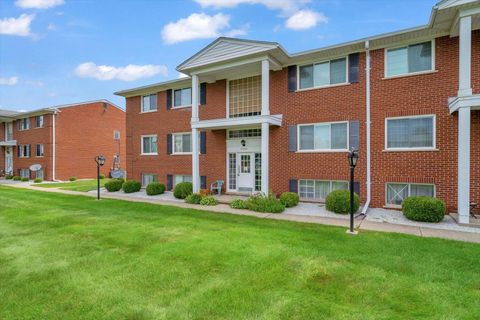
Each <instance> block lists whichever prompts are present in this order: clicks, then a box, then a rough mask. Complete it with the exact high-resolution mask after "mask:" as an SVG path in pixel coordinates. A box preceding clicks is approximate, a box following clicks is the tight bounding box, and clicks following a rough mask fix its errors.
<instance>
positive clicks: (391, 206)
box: [385, 182, 437, 209]
mask: <svg viewBox="0 0 480 320" xmlns="http://www.w3.org/2000/svg"><path fill="white" fill-rule="evenodd" d="M389 184H406V185H407V190H408V195H407V198H408V197H411V187H412V185H418V186H433V197H434V198H436V197H437V185H436V184H434V183H415V182H385V207H387V208H394V209H401V208H402V205H401V204H400V205H399V204H391V203H388V185H389Z"/></svg>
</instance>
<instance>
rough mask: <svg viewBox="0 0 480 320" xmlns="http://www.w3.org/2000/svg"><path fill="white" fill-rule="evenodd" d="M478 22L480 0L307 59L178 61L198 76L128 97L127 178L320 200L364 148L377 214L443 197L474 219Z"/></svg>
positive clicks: (363, 169)
mask: <svg viewBox="0 0 480 320" xmlns="http://www.w3.org/2000/svg"><path fill="white" fill-rule="evenodd" d="M479 28H480V1H473V0H465V1H454V0H444V1H441V2H439V3H438V4H437V5H436V6H435V7H434V8H433V10H432V15H431V18H430V21H429V23H428V24H427V25H425V26H421V27H417V28H412V29H408V30H403V31H399V32H393V33H389V34H384V35H379V36H374V37H370V38H366V39H361V40H358V41H352V42H349V43H345V44H340V45H336V46H331V47H327V48H321V49H315V50H311V51H306V52H301V53H297V54H289V53H288V52H286V51H285V50H284V49H283V48H282V47H281V46H280V45H279V44H278V43H274V42H262V41H249V40H238V39H230V38H219V39H217V40H216V41H214V42H213V43H211V44H210V45H209V46H207V47H206V48H204V49H202V50H201V51H199V52H198V53H196V54H195V55H193V56H192V57H191V58H189V59H188V60H186V61H185V62H183V63H182V64H180V65H179V66H178V67H177V70H178V71H180V72H182V73H185V74H187V75H189V76H190V77H191V78H184V79H178V80H173V81H168V82H163V83H157V84H153V85H150V86H145V87H141V88H134V89H129V90H124V91H120V92H117V93H116V94H118V95H121V96H124V97H125V98H126V112H127V172H128V174H129V177H130V178H134V179H139V180H142V181H143V183H144V184H146V183H148V182H149V181H151V180H159V181H161V182H163V183H166V184H167V187H168V189H171V188H172V187H173V186H174V184H175V183H177V182H179V181H185V180H187V181H192V182H193V185H194V190H198V189H199V188H204V187H208V186H209V185H210V183H212V182H214V181H215V180H219V179H220V180H224V181H225V183H226V188H225V189H226V191H227V192H232V193H233V192H252V191H255V190H258V191H263V192H268V190H269V189H271V190H272V191H273V192H275V193H281V192H284V191H288V190H290V191H294V192H298V193H299V194H300V196H301V198H303V199H304V200H314V201H315V200H317V201H322V200H324V198H325V196H326V194H328V192H330V191H331V190H334V189H339V188H340V189H341V188H347V180H348V178H349V167H348V162H347V152H348V150H349V149H350V148H358V149H359V152H360V159H359V162H358V165H357V170H356V181H357V182H356V184H355V188H356V190H357V192H358V193H359V194H360V197H361V199H362V202H363V203H364V204H365V206H364V208H365V210H366V208H368V207H369V206H371V207H383V206H386V207H397V208H398V207H399V206H400V204H401V202H402V200H403V199H404V198H406V197H408V196H410V195H431V196H437V197H439V198H442V199H443V200H445V201H446V203H447V206H448V208H449V210H451V211H455V210H457V209H458V211H459V215H460V221H461V222H466V221H467V220H468V213H469V199H472V200H476V201H480V184H479V183H478V182H477V181H478V178H480V160H479V159H480V157H479V155H480V146H479V142H480V121H479V120H480V111H477V110H480V32H479V30H478V29H479ZM459 121H460V123H461V125H459V124H458V123H459ZM470 127H471V130H470ZM470 149H471V151H470ZM192 151H193V152H192Z"/></svg>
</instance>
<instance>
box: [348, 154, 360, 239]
mask: <svg viewBox="0 0 480 320" xmlns="http://www.w3.org/2000/svg"><path fill="white" fill-rule="evenodd" d="M357 161H358V150H355V149H351V150H350V151H349V152H348V163H349V165H350V229H349V230H347V233H349V234H353V235H355V234H357V231H355V230H354V226H353V214H354V213H355V212H353V207H354V191H353V185H354V180H355V178H354V177H355V166H356V165H357Z"/></svg>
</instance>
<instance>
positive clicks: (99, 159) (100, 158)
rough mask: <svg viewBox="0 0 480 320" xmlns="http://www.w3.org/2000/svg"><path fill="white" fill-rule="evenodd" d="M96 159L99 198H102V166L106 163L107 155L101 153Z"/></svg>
mask: <svg viewBox="0 0 480 320" xmlns="http://www.w3.org/2000/svg"><path fill="white" fill-rule="evenodd" d="M94 160H95V162H96V163H97V200H100V167H101V166H103V165H104V164H105V157H104V156H102V155H99V156H97V157H95V158H94Z"/></svg>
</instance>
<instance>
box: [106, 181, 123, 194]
mask: <svg viewBox="0 0 480 320" xmlns="http://www.w3.org/2000/svg"><path fill="white" fill-rule="evenodd" d="M123 183H124V181H123V179H112V180H109V181H107V182H105V189H107V191H108V192H116V191H119V190H120V189H122V185H123Z"/></svg>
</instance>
